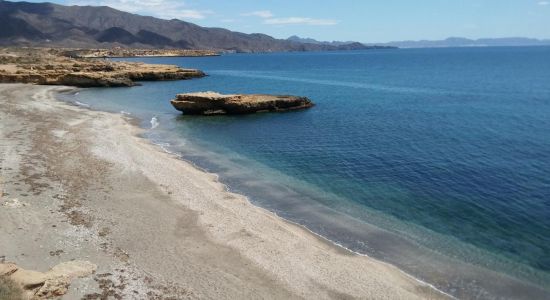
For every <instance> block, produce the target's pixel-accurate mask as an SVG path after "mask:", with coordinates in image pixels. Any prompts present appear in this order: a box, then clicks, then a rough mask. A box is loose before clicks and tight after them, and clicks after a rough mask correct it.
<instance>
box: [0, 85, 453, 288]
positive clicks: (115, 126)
mask: <svg viewBox="0 0 550 300" xmlns="http://www.w3.org/2000/svg"><path fill="white" fill-rule="evenodd" d="M61 89H65V90H66V88H52V87H39V86H29V85H20V84H19V85H18V84H15V85H0V91H1V94H2V95H3V96H2V97H3V98H5V101H4V102H5V103H2V104H0V112H1V113H2V115H3V116H5V114H6V113H9V114H18V113H20V115H19V117H20V118H22V119H25V120H22V123H23V124H27V125H26V127H32V126H38V125H40V126H42V125H44V124H42V123H44V122H45V124H50V125H52V126H50V127H51V128H50V127H48V126H45V127H46V129H48V130H49V132H43V133H45V134H46V133H47V134H46V135H48V136H42V137H40V143H41V144H42V146H43V148H44V149H49V148H48V147H46V146H48V145H49V146H51V145H56V144H57V143H59V141H58V140H61V146H63V145H64V144H71V143H76V146H77V148H78V149H79V151H82V154H84V155H82V156H78V155H76V156H75V157H73V158H72V159H76V157H77V156H78V157H81V158H84V159H90V164H89V165H88V166H93V167H92V168H94V169H95V166H96V165H101V169H100V170H96V171H97V172H96V173H95V175H94V174H92V175H91V176H90V175H88V174H87V173H86V176H84V174H79V173H78V172H79V171H78V170H74V169H75V168H79V169H85V168H84V167H86V165H84V166H83V165H82V163H81V162H80V161H76V162H74V163H78V164H72V165H63V164H64V160H58V159H54V158H52V162H55V163H59V164H61V166H57V165H55V164H54V165H47V164H44V168H52V167H53V168H57V167H60V170H58V171H56V172H44V173H43V174H46V175H44V177H48V174H49V175H51V174H55V175H56V176H57V179H59V178H60V177H64V176H65V175H66V174H65V175H64V174H63V172H67V173H69V174H71V175H72V176H68V177H67V178H66V179H65V181H64V180H59V181H58V182H55V181H56V180H55V179H56V177H55V176H54V177H53V178H41V180H45V181H53V182H50V186H58V187H63V189H62V190H66V186H71V182H72V181H77V182H79V184H78V185H77V187H78V188H77V189H76V190H75V193H77V194H78V196H79V197H88V198H89V197H92V198H94V195H93V193H94V191H96V192H97V193H98V196H99V194H101V196H102V197H104V199H86V200H82V201H78V202H79V203H77V205H74V206H72V207H70V208H69V209H68V210H65V211H63V208H61V209H59V210H58V211H57V212H56V213H51V214H52V215H53V216H48V218H51V217H54V219H56V218H63V219H65V220H66V221H67V220H68V222H63V223H65V224H64V225H63V226H68V228H67V230H68V231H71V232H73V233H74V232H76V233H78V234H80V238H81V239H79V240H78V241H79V242H78V243H77V244H76V245H70V246H69V247H66V249H59V250H62V251H63V253H66V254H65V255H61V257H60V258H59V259H61V258H66V256H68V255H69V253H72V255H73V256H75V255H77V254H76V253H79V252H80V251H81V252H85V253H86V252H88V253H87V254H88V255H87V260H90V261H92V262H93V263H95V264H97V265H98V274H106V273H111V274H114V273H117V272H118V273H120V272H119V271H116V270H112V268H113V267H114V266H120V264H122V267H114V268H115V269H119V270H120V269H121V268H125V269H124V270H125V271H124V272H128V273H132V274H133V275H134V276H135V277H140V276H141V277H146V276H147V275H144V274H155V275H153V276H150V277H152V279H151V280H152V281H153V282H156V283H158V282H162V283H163V284H166V283H167V282H168V281H170V280H167V278H173V279H174V280H173V282H172V283H170V284H168V285H165V287H166V286H169V288H168V287H167V289H168V290H171V291H172V293H173V294H176V295H181V294H182V292H181V289H182V288H183V289H187V290H188V291H191V294H189V295H191V296H190V297H191V298H194V297H199V296H200V295H202V296H206V297H216V295H217V296H218V297H220V296H221V295H223V297H222V298H230V297H231V295H232V296H241V297H242V296H245V295H248V296H251V295H256V296H260V295H261V296H263V297H274V298H281V297H285V298H286V297H290V298H297V297H298V298H300V297H308V298H310V297H315V298H339V297H343V296H344V295H345V296H346V297H352V298H355V297H370V298H387V297H390V298H395V297H397V298H403V297H406V298H417V297H418V298H445V297H446V296H445V295H443V294H441V293H439V292H437V291H436V290H434V289H433V288H432V287H430V286H429V285H428V284H425V283H422V282H420V281H418V280H417V279H416V278H414V277H412V276H410V275H408V274H406V273H405V272H403V271H401V270H399V269H398V268H396V267H394V266H392V265H390V264H387V263H384V262H381V261H378V260H376V259H373V258H370V257H368V256H359V255H356V254H351V253H350V252H348V251H347V250H344V248H340V247H338V246H337V245H335V244H333V243H332V242H330V241H329V240H327V239H325V238H323V237H321V236H320V235H317V234H315V233H313V232H311V231H309V230H307V229H306V228H304V227H303V226H300V225H296V224H294V223H291V222H289V221H286V220H284V219H282V218H280V217H278V216H276V215H275V214H273V213H271V212H269V211H267V210H265V209H263V208H260V207H257V206H254V205H252V204H251V203H250V202H249V201H248V199H247V198H246V197H244V196H241V195H237V194H234V193H231V192H229V191H227V188H226V187H225V186H224V185H223V184H222V183H220V182H219V181H217V177H216V175H214V174H209V173H205V172H204V171H201V170H199V169H197V168H196V167H195V166H193V165H191V164H190V163H188V162H186V161H184V160H181V159H178V158H176V157H175V155H173V154H168V153H166V152H164V151H163V150H162V149H161V148H160V147H159V146H156V145H154V144H152V143H150V142H149V141H147V140H145V139H143V138H140V137H138V136H137V134H139V133H140V132H141V131H142V129H139V128H137V127H136V126H135V125H132V124H130V123H129V122H128V121H127V120H125V118H124V117H122V116H120V115H116V114H111V113H105V112H99V111H93V110H89V109H83V108H79V107H76V106H72V105H69V104H66V103H63V102H61V101H59V100H56V99H55V97H53V93H56V91H60V90H61ZM33 95H34V97H37V98H40V99H38V100H34V101H25V102H21V101H17V100H16V99H14V98H18V97H31V96H33ZM37 95H38V96H37ZM7 96H8V97H7ZM7 98H11V99H7ZM6 108H9V109H6ZM6 111H7V112H6ZM37 113H40V116H41V118H43V120H42V121H44V122H42V123H41V122H40V121H34V119H32V118H30V116H32V115H33V114H37ZM60 116H63V118H59V117H60ZM4 120H5V118H2V123H6V122H9V121H4ZM33 122H34V123H33ZM15 123H16V122H14V124H15ZM12 125H13V124H12ZM54 125H55V126H54ZM0 126H2V127H4V126H6V125H5V124H1V125H0ZM21 126H25V125H21ZM59 126H61V127H62V128H56V127H59ZM2 127H0V128H2ZM74 127H76V128H74ZM18 130H23V129H21V128H19V129H18ZM29 134H31V135H32V133H29ZM50 138H51V140H50ZM20 140H24V139H22V138H21V136H20V135H19V134H18V135H17V137H15V141H19V142H20ZM30 140H31V141H30V142H31V143H34V142H35V141H34V140H33V139H30ZM6 143H9V142H8V141H6ZM2 146H4V147H2V148H0V149H6V148H7V147H16V146H6V145H2ZM59 146H60V145H58V149H55V151H54V153H57V152H58V151H61V152H63V150H67V149H65V148H66V147H59ZM23 152H24V151H23ZM69 152H70V153H71V155H72V156H74V155H75V153H72V152H71V151H69ZM4 155H5V154H4V153H3V156H4ZM14 155H15V154H14ZM52 155H53V154H52ZM55 155H57V154H55ZM55 155H53V156H55ZM30 157H31V158H30V161H29V162H30V163H34V164H36V165H39V164H38V163H37V162H36V161H33V158H32V155H31V156H30ZM47 159H48V156H47V155H46V160H47ZM34 160H36V159H34ZM6 162H7V160H6V161H4V160H2V164H3V168H2V173H3V174H2V176H3V177H5V178H15V177H17V176H16V175H18V176H19V177H21V175H22V174H21V172H14V174H12V175H10V174H4V173H8V172H7V171H4V169H5V168H4V167H5V166H4V165H5V164H6ZM45 163H51V162H48V161H46V162H45ZM75 172H76V175H75ZM92 173H93V172H92ZM118 174H121V175H118ZM23 175H24V174H23ZM35 177H36V176H35ZM92 179H94V180H95V179H97V180H98V182H88V181H90V180H92ZM81 181H82V182H81ZM92 181H93V180H92ZM16 182H17V181H16V180H13V181H9V180H8V184H6V183H4V185H5V186H4V190H9V192H8V196H7V198H12V197H14V196H15V194H17V193H18V191H16V189H17V187H16V186H15V185H13V184H14V183H16ZM99 182H100V183H101V184H98V183H99ZM53 183H55V184H57V185H55V184H53ZM122 183H124V184H125V185H122V186H121V184H122ZM136 183H138V185H135V184H136ZM132 185H135V186H134V188H136V189H140V188H142V189H143V188H144V187H148V188H147V189H145V190H144V191H142V192H143V193H145V194H148V193H149V195H148V196H149V197H145V198H144V199H141V200H142V202H135V197H138V198H142V196H144V195H142V194H143V193H140V194H139V195H136V194H135V193H132V192H131V190H129V188H130V187H131V186H132ZM54 189H55V188H54ZM100 191H101V192H100ZM20 192H21V191H19V193H20ZM42 193H48V191H44V192H42ZM42 193H39V194H37V195H36V197H33V196H31V195H29V193H25V194H26V195H27V196H19V198H21V201H25V202H28V203H29V206H26V207H21V208H18V209H17V210H15V209H12V210H10V211H7V210H6V209H4V207H1V208H2V210H1V211H0V213H2V214H5V213H9V214H10V216H9V217H2V218H0V220H1V221H0V224H2V226H0V227H2V228H5V227H6V226H8V225H9V224H10V221H11V222H16V220H17V219H18V218H24V217H25V216H26V215H27V214H28V211H27V210H29V209H33V208H35V207H36V206H40V205H41V204H40V203H39V202H36V201H37V199H34V198H42V199H43V198H44V195H43V194H42ZM128 193H130V195H128ZM150 193H152V194H150ZM20 194H21V193H20ZM75 195H76V194H75ZM39 196H40V197H39ZM5 197H6V196H4V197H2V198H5ZM79 197H76V198H79ZM28 198H29V199H28ZM46 198H48V197H46ZM52 198H53V199H56V200H52V201H53V202H55V201H58V199H57V198H60V197H59V196H58V197H57V198H55V197H53V195H52ZM98 198H101V197H98ZM106 199H110V200H113V201H106ZM1 200H2V202H4V201H9V200H10V199H7V200H6V199H1ZM61 202H66V201H61ZM66 204H67V203H61V205H59V207H62V206H63V205H66ZM147 207H148V209H145V208H147ZM48 208H49V210H51V207H48ZM149 210H162V214H160V215H162V218H159V214H158V213H159V212H158V211H157V212H155V213H153V212H150V211H149ZM26 211H27V212H26ZM129 211H133V214H131V215H129V216H127V218H121V216H122V215H124V214H126V213H129ZM75 212H76V213H75ZM155 216H156V219H155ZM182 216H188V218H184V219H181V217H182ZM191 216H192V217H191ZM77 217H78V218H77ZM134 218H137V219H139V220H131V219H134ZM75 219H76V220H75ZM172 219H173V220H179V222H180V223H182V224H180V225H179V226H178V225H177V224H178V222H177V221H176V223H175V224H176V227H175V228H171V229H170V230H167V231H168V232H165V231H162V229H163V228H164V229H168V228H170V225H169V224H170V223H171V220H172ZM36 220H37V223H40V222H39V221H41V220H40V217H37V218H36ZM71 222H73V223H75V224H71ZM6 223H7V224H6ZM16 223H17V222H16ZM67 223H68V224H67ZM141 223H147V224H148V225H150V228H147V229H145V228H140V227H143V226H144V224H141ZM32 224H33V223H32V222H31V224H30V225H28V226H26V227H29V226H30V227H29V228H28V230H27V234H26V236H25V237H23V238H22V237H21V236H19V235H16V236H13V235H10V234H7V233H6V232H0V237H2V239H3V240H6V241H8V242H10V241H11V242H13V243H14V244H13V245H11V246H10V247H8V248H10V249H0V250H1V252H0V255H4V256H5V260H6V261H14V262H15V263H18V264H21V265H23V266H24V267H25V268H28V269H40V268H41V269H45V268H46V267H47V266H46V265H48V266H49V267H51V265H50V264H51V262H50V261H48V260H45V261H44V257H40V253H30V254H26V255H24V256H21V255H18V254H17V252H18V251H23V250H24V249H27V250H24V251H25V252H28V251H29V250H30V249H28V245H29V244H27V242H26V241H24V240H26V239H27V238H30V237H31V236H33V235H37V234H38V232H35V230H36V228H34V230H33V228H31V227H32ZM105 224H116V225H111V226H109V227H108V228H109V229H105V230H103V229H104V228H107V227H102V226H103V225H105ZM130 225H132V226H130ZM172 225H174V224H172ZM135 227H137V228H135ZM146 227H147V226H146ZM53 228H57V227H53ZM175 229H178V230H177V231H179V230H183V231H186V230H187V231H188V232H187V233H182V234H179V235H176V236H174V235H173V234H172V233H173V231H174V230H175ZM94 230H97V232H98V233H97V234H94V233H93V231H94ZM102 230H103V231H102ZM189 230H190V231H189ZM55 231H56V230H54V231H53V232H48V231H47V230H46V232H44V233H42V234H41V235H42V236H43V237H42V238H49V239H50V240H52V241H53V240H56V239H58V238H61V237H63V235H59V233H58V232H57V233H56V232H55ZM106 231H108V232H109V233H107V234H101V233H102V232H103V233H104V232H106ZM83 233H86V234H83ZM180 233H181V232H180ZM131 237H135V238H136V239H139V238H141V239H144V241H145V242H142V243H139V244H140V245H137V244H136V243H135V240H133V239H132V238H131ZM19 239H22V240H23V241H19ZM149 239H152V240H150V241H149ZM189 239H191V240H193V242H192V243H191V244H195V243H197V244H201V245H202V247H204V248H206V250H207V251H206V252H204V251H200V253H195V252H194V251H193V250H190V248H189V245H187V247H185V245H182V244H181V243H182V241H183V240H189ZM86 240H87V241H86ZM103 240H108V241H107V242H106V243H107V245H106V246H105V245H104V243H105V242H103V243H101V242H102V241H103ZM154 240H157V241H154ZM28 243H30V244H31V245H32V244H33V242H32V241H28ZM8 244H9V243H8ZM45 244H46V245H47V243H45ZM184 244H185V243H184ZM25 245H27V246H26V247H25ZM101 245H104V246H105V249H104V250H101V251H97V250H99V249H101V248H102V247H103V246H101ZM11 248H13V249H11ZM44 248H55V247H53V246H52V245H51V243H50V245H49V247H44ZM73 248H74V249H73ZM71 249H73V250H71ZM77 249H78V251H79V252H76V250H77ZM162 249H172V251H162ZM177 249H180V250H186V251H177ZM220 249H223V251H222V253H223V255H220V253H219V251H221V250H220ZM202 250H205V249H202ZM35 251H37V252H40V250H35ZM30 252H33V251H30ZM205 253H206V254H205ZM159 256H160V257H159ZM182 256H183V257H182ZM227 257H233V258H232V259H229V260H228V259H227ZM74 258H76V259H79V258H80V257H74ZM54 260H55V259H54ZM182 260H186V263H182ZM211 260H212V261H211ZM151 261H154V263H153V264H151ZM39 262H41V263H39ZM106 262H107V263H106ZM33 264H34V265H33ZM130 266H131V267H130ZM182 266H186V267H190V266H192V269H194V270H195V271H196V272H191V273H192V277H193V278H192V279H191V277H190V276H191V274H188V273H187V271H183V270H180V269H179V268H180V267H182ZM110 268H111V269H110ZM109 269H110V270H109ZM130 269H131V271H130ZM124 272H122V273H124ZM96 277H97V276H96ZM228 278H230V280H228ZM239 278H244V279H246V280H243V279H239ZM253 278H255V279H254V280H253ZM260 279H261V282H262V283H260V282H258V280H260ZM91 280H92V279H81V280H79V281H78V282H76V283H74V284H73V285H71V288H70V291H69V293H72V294H71V295H81V296H82V295H85V294H86V293H89V292H90V291H93V290H94V287H93V286H94V283H93V281H91ZM82 281H83V282H85V283H84V284H82V283H81V282H82ZM96 281H97V280H96ZM182 283H183V284H184V285H185V286H186V287H182V286H181V284H182ZM206 283H208V285H209V286H210V285H211V284H212V283H216V286H217V288H216V289H215V290H212V289H209V288H205V286H204V285H205V284H206ZM147 288H148V289H150V290H149V292H151V291H152V290H154V288H153V287H147ZM222 291H223V293H222V294H219V293H220V292H222ZM124 292H132V293H133V291H121V293H124ZM137 292H138V293H141V292H144V293H145V294H146V293H147V291H137ZM281 293H282V294H281ZM123 295H124V294H123Z"/></svg>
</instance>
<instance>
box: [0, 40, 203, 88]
mask: <svg viewBox="0 0 550 300" xmlns="http://www.w3.org/2000/svg"><path fill="white" fill-rule="evenodd" d="M60 53H61V52H60V51H59V50H55V49H37V48H7V49H0V83H34V84H42V85H67V86H76V87H120V86H133V85H136V83H135V82H136V81H157V80H182V79H190V78H198V77H203V76H205V74H204V73H203V72H202V71H200V70H195V69H183V68H180V67H178V66H174V65H153V64H145V63H133V62H111V61H107V60H101V59H81V58H71V57H66V56H63V55H61V54H60Z"/></svg>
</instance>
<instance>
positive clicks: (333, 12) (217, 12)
mask: <svg viewBox="0 0 550 300" xmlns="http://www.w3.org/2000/svg"><path fill="white" fill-rule="evenodd" d="M31 1H32V2H43V1H36V0H34V1H33V0H31ZM50 2H54V3H59V4H64V5H107V6H111V7H113V8H117V9H120V10H124V11H128V12H132V13H137V14H141V15H148V16H154V17H159V18H164V19H172V18H176V19H181V20H184V21H188V22H192V23H196V24H198V25H201V26H208V27H223V28H227V29H230V30H235V31H241V32H245V33H265V34H269V35H272V36H274V37H276V38H287V37H289V36H291V35H298V36H300V37H310V38H315V39H317V40H323V41H333V40H339V41H360V42H365V43H375V42H379V43H380V42H388V41H400V40H420V39H428V40H437V39H445V38H447V37H466V38H497V37H520V36H521V37H532V38H544V39H550V0H417V1H414V0H338V1H336V0H326V1H325V0H317V1H316V0H224V1H222V0H183V1H181V0H95V1H94V0H50Z"/></svg>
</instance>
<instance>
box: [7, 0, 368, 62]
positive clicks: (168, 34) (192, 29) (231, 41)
mask: <svg viewBox="0 0 550 300" xmlns="http://www.w3.org/2000/svg"><path fill="white" fill-rule="evenodd" d="M0 45H4V46H13V45H17V46H50V47H78V48H112V47H132V48H182V49H212V50H220V51H236V52H272V51H321V50H362V49H371V48H378V47H376V46H372V45H371V46H366V45H363V44H361V43H348V44H346V43H344V44H339V45H336V44H334V45H326V44H318V43H307V42H300V41H291V40H283V39H275V38H273V37H271V36H268V35H265V34H260V33H253V34H245V33H240V32H234V31H230V30H227V29H223V28H207V27H201V26H198V25H195V24H193V23H189V22H185V21H181V20H177V19H172V20H164V19H158V18H154V17H148V16H140V15H136V14H131V13H127V12H123V11H119V10H116V9H113V8H110V7H107V6H76V5H73V6H64V5H58V4H52V3H30V2H10V1H3V0H0Z"/></svg>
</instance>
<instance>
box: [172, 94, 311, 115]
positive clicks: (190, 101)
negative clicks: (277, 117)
mask: <svg viewBox="0 0 550 300" xmlns="http://www.w3.org/2000/svg"><path fill="white" fill-rule="evenodd" d="M171 103H172V105H173V106H174V108H175V109H177V110H179V111H181V112H183V113H184V114H191V115H226V114H227V115H234V114H251V113H259V112H280V111H289V110H297V109H305V108H310V107H312V106H313V102H311V101H310V100H309V99H308V98H307V97H297V96H287V95H260V94H256V95H223V94H219V93H215V92H201V93H189V94H179V95H177V96H176V99H173V100H172V101H171Z"/></svg>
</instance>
